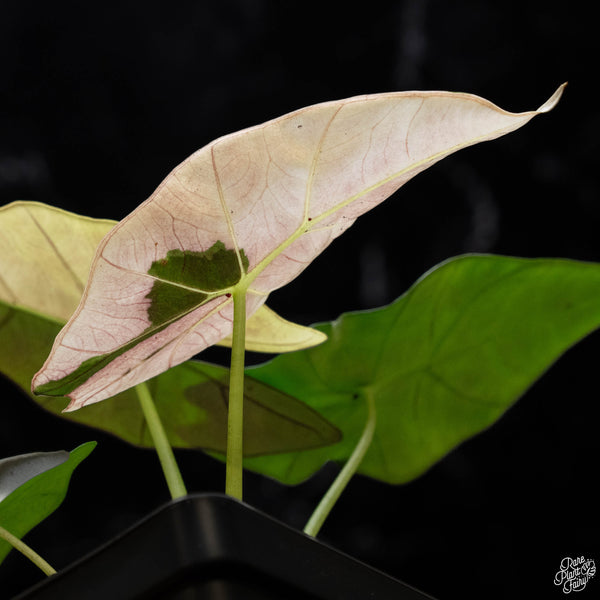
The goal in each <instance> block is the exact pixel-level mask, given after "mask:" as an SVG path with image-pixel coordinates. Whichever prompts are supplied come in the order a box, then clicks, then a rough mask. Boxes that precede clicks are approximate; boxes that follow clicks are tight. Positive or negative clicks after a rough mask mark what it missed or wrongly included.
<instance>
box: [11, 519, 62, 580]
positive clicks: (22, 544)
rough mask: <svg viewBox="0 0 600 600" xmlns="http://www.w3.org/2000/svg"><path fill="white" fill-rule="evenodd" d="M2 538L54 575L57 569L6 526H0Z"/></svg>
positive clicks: (43, 569)
mask: <svg viewBox="0 0 600 600" xmlns="http://www.w3.org/2000/svg"><path fill="white" fill-rule="evenodd" d="M0 538H2V539H3V540H6V541H7V542H8V543H9V544H10V545H11V546H12V547H13V548H14V549H15V550H18V551H19V552H20V553H21V554H23V555H24V556H26V557H27V558H28V559H29V560H30V561H31V562H32V563H33V564H34V565H36V566H37V567H39V568H40V569H41V570H42V571H44V573H45V574H46V575H48V576H50V575H54V574H55V573H56V571H55V570H54V569H53V568H52V567H51V566H50V565H49V564H48V563H47V562H46V561H45V560H44V559H43V558H42V557H41V556H40V555H39V554H38V553H37V552H34V551H33V550H32V549H31V548H30V547H29V546H28V545H27V544H26V543H25V542H23V541H21V540H20V539H19V538H18V537H16V536H14V535H13V534H12V533H10V531H6V529H4V527H0Z"/></svg>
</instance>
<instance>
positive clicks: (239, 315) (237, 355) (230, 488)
mask: <svg viewBox="0 0 600 600" xmlns="http://www.w3.org/2000/svg"><path fill="white" fill-rule="evenodd" d="M245 347H246V289H245V288H244V287H241V289H240V288H237V287H236V288H234V290H233V333H232V343H231V368H230V371H229V408H228V413H227V462H226V467H225V492H226V493H227V494H229V495H230V496H233V497H234V498H237V499H238V500H241V499H242V476H243V464H242V463H243V459H244V452H243V426H244V351H245Z"/></svg>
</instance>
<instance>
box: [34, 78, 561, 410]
mask: <svg viewBox="0 0 600 600" xmlns="http://www.w3.org/2000/svg"><path fill="white" fill-rule="evenodd" d="M563 87H564V86H561V87H560V88H559V89H557V90H556V92H555V93H554V94H553V95H552V97H551V98H550V99H549V100H548V101H547V102H546V103H544V104H543V105H542V106H541V107H540V108H539V109H538V110H536V111H528V112H523V113H509V112H507V111H505V110H502V109H500V108H498V107H497V106H495V105H494V104H492V103H491V102H489V101H487V100H485V99H483V98H480V97H478V96H473V95H469V94H460V93H459V94H457V93H450V92H392V93H386V94H373V95H367V96H357V97H355V98H347V99H345V100H339V101H334V102H326V103H323V104H318V105H315V106H309V107H306V108H303V109H301V110H298V111H295V112H293V113H290V114H287V115H283V116H282V117H279V118H277V119H274V120H272V121H269V122H267V123H264V124H262V125H259V126H256V127H251V128H248V129H245V130H243V131H240V132H237V133H234V134H231V135H227V136H224V137H221V138H219V139H217V140H215V141H214V142H212V143H210V144H208V145H207V146H205V147H204V148H202V149H200V150H198V151H197V152H195V153H194V154H192V155H191V156H190V157H189V158H188V159H186V160H185V161H184V162H183V163H181V164H180V165H179V166H178V167H176V168H175V169H174V170H173V171H172V173H171V174H170V175H168V176H167V178H166V179H165V180H164V181H163V182H162V183H161V184H160V185H159V187H158V188H157V189H156V191H155V192H154V193H153V194H152V196H151V197H150V198H148V200H146V201H145V202H143V203H142V204H140V206H138V208H137V209H136V210H134V211H133V212H132V213H131V214H130V215H128V216H127V217H126V218H125V219H124V220H123V221H121V222H120V223H119V224H118V225H116V226H115V227H114V228H113V229H112V230H111V232H110V233H109V234H108V235H107V236H106V237H105V238H104V239H103V240H102V242H101V243H100V245H99V246H98V251H97V253H96V255H95V257H94V262H93V264H92V267H91V271H90V277H89V280H88V284H87V286H86V291H85V293H84V295H83V298H82V302H81V304H80V305H79V306H78V308H77V310H76V311H75V313H74V314H73V316H72V317H71V318H70V320H69V322H68V323H67V325H66V326H65V327H64V329H63V330H62V331H61V332H60V334H59V335H58V336H57V338H56V342H55V344H54V346H53V349H52V352H51V354H50V356H49V357H48V359H47V361H46V362H45V364H44V366H43V367H42V368H41V370H40V371H39V372H38V373H37V374H36V375H35V377H34V380H33V386H34V390H35V392H36V393H39V394H45V395H51V396H52V395H59V396H61V395H67V396H69V397H70V398H71V403H70V405H69V408H68V410H77V409H78V408H81V407H82V406H86V405H88V404H92V403H94V402H99V401H100V400H103V399H105V398H109V397H110V396H113V395H115V394H117V393H119V392H121V391H123V390H126V389H127V388H129V387H132V386H134V385H136V384H137V383H140V382H142V381H146V380H148V379H150V378H152V377H154V376H156V375H158V374H160V373H162V372H163V371H166V370H168V369H170V368H172V367H173V366H175V365H177V364H180V363H182V362H184V361H185V360H188V359H189V358H191V357H192V356H194V355H195V354H197V353H198V352H200V351H202V350H203V349H204V348H206V347H208V346H211V345H212V344H215V343H217V342H218V341H220V340H221V339H223V338H224V337H226V336H228V335H229V334H230V333H231V331H232V321H233V311H232V308H233V307H232V304H233V300H232V298H233V296H234V295H236V296H238V297H243V298H244V299H245V303H246V312H247V315H252V314H253V313H254V312H255V311H256V310H258V309H259V307H260V306H261V305H262V304H263V303H264V302H265V300H266V299H267V296H268V295H269V293H270V292H271V291H273V290H275V289H277V288H279V287H281V286H283V285H285V284H286V283H288V282H289V281H291V280H292V279H294V278H295V277H296V276H297V275H298V274H299V273H301V272H302V270H303V269H304V268H306V266H307V265H308V264H310V262H311V261H312V260H313V259H314V258H316V257H317V256H318V255H319V254H320V253H321V252H322V251H323V250H324V249H325V248H326V247H327V246H328V245H329V244H330V243H331V242H332V241H333V239H335V238H336V237H337V236H339V235H341V234H342V233H343V232H344V231H345V230H346V229H347V228H348V227H350V226H351V225H352V223H354V221H355V220H356V219H357V218H358V217H359V216H360V215H362V214H364V213H365V212H367V211H368V210H370V209H371V208H373V207H374V206H377V205H378V204H379V203H381V202H382V201H383V200H385V199H386V198H387V197H389V196H390V195H391V194H393V193H394V192H395V191H396V190H398V189H399V188H400V187H401V186H402V185H403V184H404V183H406V182H407V181H408V180H409V179H411V178H412V177H414V176H415V175H417V174H418V173H420V172H422V171H423V170H425V169H426V168H427V167H429V166H431V165H433V164H434V163H436V162H437V161H439V160H441V159H442V158H444V157H445V156H447V155H449V154H451V153H452V152H456V151H457V150H460V149H461V148H465V147H467V146H470V145H473V144H477V143H480V142H483V141H486V140H491V139H494V138H497V137H499V136H501V135H504V134H506V133H509V132H510V131H514V130H516V129H518V128H519V127H522V126H523V125H525V124H526V123H527V122H529V121H530V120H531V119H532V118H534V117H535V116H536V115H538V114H540V113H544V112H548V111H549V110H551V109H552V108H553V107H554V106H555V105H556V103H557V102H558V100H559V98H560V96H561V94H562V90H563Z"/></svg>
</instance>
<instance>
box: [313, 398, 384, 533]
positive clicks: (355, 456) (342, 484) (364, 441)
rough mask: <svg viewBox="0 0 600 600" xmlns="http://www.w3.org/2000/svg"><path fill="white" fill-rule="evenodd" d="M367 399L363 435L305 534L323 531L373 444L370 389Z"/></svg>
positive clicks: (374, 414)
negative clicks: (327, 519)
mask: <svg viewBox="0 0 600 600" xmlns="http://www.w3.org/2000/svg"><path fill="white" fill-rule="evenodd" d="M364 391H365V398H366V401H367V408H368V414H367V422H366V423H365V428H364V429H363V432H362V435H361V436H360V439H359V440H358V443H357V444H356V447H355V448H354V450H353V452H352V454H351V455H350V458H349V459H348V461H347V462H346V464H345V465H344V468H343V469H342V470H341V471H340V472H339V474H338V476H337V477H336V478H335V481H334V482H333V483H332V484H331V487H330V488H329V489H328V490H327V493H326V494H325V495H324V496H323V498H322V499H321V502H319V505H318V506H317V508H316V509H315V511H314V512H313V514H312V515H311V517H310V519H309V520H308V523H307V524H306V527H305V528H304V533H306V534H307V535H311V536H313V537H314V536H316V535H317V533H319V530H320V529H321V526H322V525H323V523H324V522H325V519H326V518H327V517H328V516H329V513H330V512H331V509H332V508H333V506H334V505H335V503H336V502H337V500H338V498H339V497H340V495H341V494H342V492H343V491H344V489H346V486H347V485H348V482H349V481H350V479H351V478H352V476H353V475H354V474H355V473H356V470H357V469H358V467H359V466H360V463H361V462H362V459H363V458H364V456H365V454H366V453H367V450H368V449H369V446H370V445H371V442H372V440H373V434H374V433H375V423H376V420H377V419H376V410H375V399H374V397H373V395H372V393H371V391H370V390H369V389H365V390H364Z"/></svg>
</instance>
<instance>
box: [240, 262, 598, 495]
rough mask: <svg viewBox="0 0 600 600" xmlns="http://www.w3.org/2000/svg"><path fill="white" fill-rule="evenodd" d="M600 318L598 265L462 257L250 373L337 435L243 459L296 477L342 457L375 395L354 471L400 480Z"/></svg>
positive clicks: (508, 401)
mask: <svg viewBox="0 0 600 600" xmlns="http://www.w3.org/2000/svg"><path fill="white" fill-rule="evenodd" d="M599 325H600V265H599V264H594V263H584V262H576V261H570V260H559V259H537V260H533V259H519V258H509V257H502V256H464V257H458V258H455V259H452V260H449V261H447V262H445V263H442V264H441V265H439V266H438V267H436V268H435V269H433V270H432V271H430V272H429V273H427V274H426V275H425V276H424V277H423V278H422V279H420V280H419V281H418V282H417V283H416V284H415V285H414V286H413V287H412V288H411V289H410V290H409V291H408V292H407V293H406V294H404V295H403V296H402V297H400V298H399V299H398V300H396V301H395V302H394V303H393V304H391V305H389V306H386V307H384V308H381V309H378V310H374V311H366V312H356V313H348V314H344V315H342V316H341V317H340V318H339V319H337V320H336V321H334V322H332V323H326V324H322V325H319V326H318V328H319V329H320V330H322V331H323V332H325V333H327V334H328V336H329V340H328V341H327V342H326V343H325V344H323V345H322V346H319V347H317V348H313V349H310V350H305V351H301V352H297V353H294V354H291V355H285V356H284V355H282V356H278V357H277V358H275V359H274V360H273V361H271V362H269V363H267V364H265V365H263V366H259V367H256V368H249V369H247V373H248V374H250V375H252V377H254V378H255V379H259V380H260V381H263V382H265V383H268V384H269V385H272V386H274V387H276V388H278V389H281V390H282V391H284V392H288V393H291V392H292V391H293V393H294V394H295V395H296V397H298V398H299V399H301V400H304V401H305V402H306V403H308V404H309V405H310V406H312V407H313V408H314V409H315V410H318V411H319V412H320V413H321V414H322V415H323V417H325V418H326V419H328V420H329V421H330V422H331V423H333V424H334V425H337V426H338V427H339V428H340V429H341V430H342V432H343V439H342V441H341V442H339V443H338V444H336V445H334V446H330V447H328V448H324V449H320V450H309V451H307V452H304V453H290V454H282V455H279V456H273V457H263V458H260V459H250V460H247V461H246V463H245V464H246V466H247V467H248V468H251V469H253V470H256V471H259V472H261V473H265V474H267V475H270V476H272V477H275V478H277V479H279V480H280V481H282V482H285V483H289V484H293V483H298V482H300V481H302V480H304V479H305V478H307V477H309V476H310V475H311V474H313V473H314V472H315V471H317V470H318V469H319V468H320V467H321V466H322V465H323V464H324V463H325V462H326V461H328V460H334V461H346V460H347V459H348V457H349V455H350V453H351V452H352V450H353V448H354V446H355V445H356V442H357V440H358V438H359V436H360V434H361V432H362V430H363V428H364V425H365V421H366V416H367V407H366V402H365V396H366V394H372V395H373V397H374V399H375V406H376V419H377V425H376V430H375V436H374V440H373V442H372V445H371V447H370V449H369V451H368V453H367V454H366V456H365V458H364V460H363V462H362V464H361V466H360V469H359V472H360V473H363V474H365V475H369V476H371V477H374V478H377V479H380V480H383V481H386V482H390V483H403V482H407V481H410V480H412V479H414V478H415V477H418V476H419V475H421V474H422V473H423V472H424V471H425V470H427V469H428V468H429V467H430V466H431V465H433V464H434V463H435V462H436V461H438V460H440V459H441V458H442V457H443V456H444V455H446V454H447V453H448V452H449V451H450V450H452V449H453V448H454V447H456V446H457V445H458V444H460V443H461V442H462V441H464V440H466V439H468V438H470V437H471V436H473V435H475V434H476V433H478V432H480V431H482V430H484V429H486V428H487V427H489V426H490V425H492V424H493V423H494V422H495V421H497V420H498V419H499V418H500V417H501V416H502V414H503V413H504V412H505V411H506V410H507V409H508V408H509V407H510V406H511V405H512V404H513V403H514V402H515V401H516V400H517V399H518V398H519V397H520V396H521V395H522V394H523V393H524V392H525V391H526V390H527V389H528V388H529V387H530V386H531V385H532V384H533V383H534V382H535V381H536V379H538V378H539V377H540V376H541V375H542V374H543V373H544V372H545V371H546V370H547V369H548V368H549V367H550V365H551V364H552V363H553V362H554V361H555V360H556V359H557V358H558V357H559V356H560V355H561V354H562V353H563V352H565V351H566V350H567V349H568V348H569V347H570V346H572V345H573V344H575V343H576V342H577V341H578V340H580V339H581V338H583V337H584V336H586V335H587V334H589V333H590V332H592V331H593V330H595V329H596V328H597V327H598V326H599Z"/></svg>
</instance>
